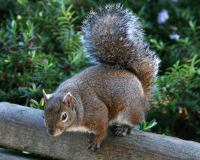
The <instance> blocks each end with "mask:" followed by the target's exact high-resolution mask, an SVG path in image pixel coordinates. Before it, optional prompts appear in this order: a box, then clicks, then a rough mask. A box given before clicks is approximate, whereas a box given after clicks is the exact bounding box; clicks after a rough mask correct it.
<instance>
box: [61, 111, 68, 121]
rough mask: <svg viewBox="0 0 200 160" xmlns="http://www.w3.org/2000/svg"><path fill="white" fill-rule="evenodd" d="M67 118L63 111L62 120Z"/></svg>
mask: <svg viewBox="0 0 200 160" xmlns="http://www.w3.org/2000/svg"><path fill="white" fill-rule="evenodd" d="M66 119H67V114H66V113H63V114H62V121H64V120H66Z"/></svg>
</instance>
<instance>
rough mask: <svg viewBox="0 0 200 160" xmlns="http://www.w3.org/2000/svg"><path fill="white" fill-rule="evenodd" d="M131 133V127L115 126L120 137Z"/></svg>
mask: <svg viewBox="0 0 200 160" xmlns="http://www.w3.org/2000/svg"><path fill="white" fill-rule="evenodd" d="M129 133H130V128H126V127H123V126H121V127H117V128H115V131H114V134H115V135H116V136H120V137H125V136H126V135H127V134H129Z"/></svg>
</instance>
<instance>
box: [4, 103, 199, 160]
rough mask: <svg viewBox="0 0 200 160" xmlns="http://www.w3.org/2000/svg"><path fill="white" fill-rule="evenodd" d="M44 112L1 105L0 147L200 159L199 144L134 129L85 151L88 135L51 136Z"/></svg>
mask: <svg viewBox="0 0 200 160" xmlns="http://www.w3.org/2000/svg"><path fill="white" fill-rule="evenodd" d="M42 115H43V111H42V110H39V109H34V108H30V107H24V106H20V105H16V104H11V103H6V102H1V103H0V145H2V146H6V147H10V148H14V149H18V150H26V151H29V152H32V153H36V154H40V155H43V156H49V157H53V158H58V159H66V160H69V159H75V160H82V159H88V160H89V159H92V160H96V159H106V160H115V159H121V160H126V159H131V160H143V159H146V160H155V159H156V160H159V159H160V160H165V159H187V160H189V159H191V160H200V143H197V142H192V141H186V140H181V139H179V138H174V137H169V136H164V135H159V134H154V133H148V132H143V131H136V130H134V131H133V132H132V133H131V134H130V135H128V136H127V137H116V136H111V135H109V136H108V137H107V138H105V140H104V141H103V143H102V146H101V149H100V150H98V151H96V152H91V151H88V150H87V149H86V148H87V138H88V136H90V135H89V134H81V133H75V132H66V133H64V134H62V135H61V136H58V137H50V136H49V135H48V134H47V132H46V128H45V125H44V119H43V117H42Z"/></svg>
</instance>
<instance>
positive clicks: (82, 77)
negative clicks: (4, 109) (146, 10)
mask: <svg viewBox="0 0 200 160" xmlns="http://www.w3.org/2000/svg"><path fill="white" fill-rule="evenodd" d="M81 30H82V37H81V41H82V44H83V47H84V49H85V50H86V52H88V53H89V56H90V57H91V58H92V59H93V60H95V61H96V62H98V63H97V64H96V65H94V66H91V67H88V68H86V69H85V70H83V71H81V72H80V73H78V74H76V75H74V76H73V77H71V78H69V79H67V80H65V81H64V82H62V83H61V84H60V85H59V86H58V88H57V89H56V90H55V91H54V92H53V93H51V94H46V93H45V91H44V90H43V96H44V100H45V106H44V119H45V124H46V127H47V132H48V134H49V135H51V136H57V135H60V134H62V133H63V132H65V131H81V132H91V133H93V134H94V138H93V139H92V141H91V142H90V143H89V146H88V149H91V150H96V149H98V148H100V144H101V142H102V140H103V138H104V137H105V135H106V132H107V129H108V126H110V125H114V124H121V125H118V126H117V127H115V129H114V134H115V135H117V136H126V135H127V134H128V133H129V132H130V130H131V128H132V127H134V125H135V124H137V123H139V122H141V121H142V120H143V119H144V115H145V112H146V111H147V110H149V109H150V104H149V101H150V100H151V97H152V93H153V89H154V85H153V82H154V81H155V80H156V77H157V72H158V67H159V63H160V59H159V58H158V56H157V55H156V53H155V52H154V51H152V50H150V48H149V44H148V43H147V42H145V41H144V32H143V29H142V28H141V25H140V23H139V20H138V17H137V16H135V15H134V14H133V13H132V12H131V11H130V10H129V9H123V8H122V5H120V4H109V5H106V6H104V7H100V8H98V9H96V10H95V11H91V12H90V13H89V15H88V16H87V17H86V19H85V20H84V21H83V23H82V28H81Z"/></svg>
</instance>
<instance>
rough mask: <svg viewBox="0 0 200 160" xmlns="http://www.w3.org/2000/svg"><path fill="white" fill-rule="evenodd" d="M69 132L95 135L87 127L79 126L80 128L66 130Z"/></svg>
mask: <svg viewBox="0 0 200 160" xmlns="http://www.w3.org/2000/svg"><path fill="white" fill-rule="evenodd" d="M66 131H67V132H68V131H69V132H84V133H85V132H88V133H94V131H92V130H90V129H89V128H87V127H85V126H79V127H70V128H68V129H67V130H66Z"/></svg>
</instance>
